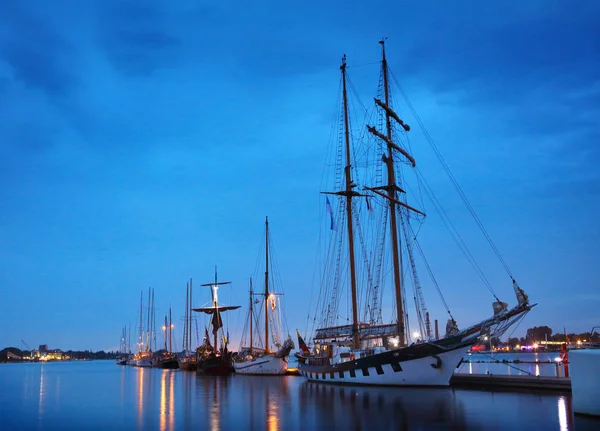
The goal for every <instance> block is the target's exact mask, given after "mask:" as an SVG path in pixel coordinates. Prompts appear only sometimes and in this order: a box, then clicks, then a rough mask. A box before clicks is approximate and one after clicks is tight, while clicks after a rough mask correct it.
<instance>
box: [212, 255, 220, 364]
mask: <svg viewBox="0 0 600 431" xmlns="http://www.w3.org/2000/svg"><path fill="white" fill-rule="evenodd" d="M217 289H218V284H217V265H215V287H214V288H213V304H214V306H215V316H217V320H216V321H217V322H218V321H219V319H220V317H221V316H218V313H219V304H218V302H219V299H218V297H217V295H216V293H217ZM213 332H214V334H213V335H214V340H215V344H214V346H215V353H216V352H217V347H218V346H217V333H218V332H219V330H218V329H217V328H214V327H213Z"/></svg>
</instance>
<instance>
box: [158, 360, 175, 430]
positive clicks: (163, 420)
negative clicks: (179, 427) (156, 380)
mask: <svg viewBox="0 0 600 431" xmlns="http://www.w3.org/2000/svg"><path fill="white" fill-rule="evenodd" d="M174 377H175V374H174V373H173V372H172V371H171V370H162V376H161V381H160V416H159V429H160V431H167V430H168V431H172V430H173V429H174V428H175V393H174V390H175V389H174V386H175V385H174V384H173V379H174ZM167 392H168V396H167ZM167 403H168V408H167Z"/></svg>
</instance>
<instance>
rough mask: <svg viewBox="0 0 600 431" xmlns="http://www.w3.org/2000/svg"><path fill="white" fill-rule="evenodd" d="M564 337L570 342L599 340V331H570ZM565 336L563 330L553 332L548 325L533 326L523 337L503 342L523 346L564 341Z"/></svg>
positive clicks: (511, 345)
mask: <svg viewBox="0 0 600 431" xmlns="http://www.w3.org/2000/svg"><path fill="white" fill-rule="evenodd" d="M566 338H568V341H569V342H571V343H575V342H577V341H581V342H583V341H584V340H585V341H587V342H600V333H599V332H598V331H597V330H594V333H593V334H591V333H590V332H583V333H581V334H574V333H570V334H567V337H566ZM566 338H565V334H564V332H559V333H553V332H552V328H550V327H548V326H534V327H533V328H529V329H528V330H527V332H526V333H525V337H521V338H516V337H515V338H509V339H508V340H507V341H506V343H505V344H506V345H508V346H510V347H513V348H514V347H515V346H517V345H522V346H523V345H528V344H533V343H539V342H540V341H546V340H548V341H554V342H560V343H564V342H566V341H567V340H566Z"/></svg>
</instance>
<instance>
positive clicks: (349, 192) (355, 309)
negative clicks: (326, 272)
mask: <svg viewBox="0 0 600 431" xmlns="http://www.w3.org/2000/svg"><path fill="white" fill-rule="evenodd" d="M340 69H341V71H342V89H343V98H344V135H345V138H346V167H345V169H344V171H345V174H346V190H345V191H344V193H343V194H344V196H346V216H347V225H348V247H349V252H350V283H351V288H352V347H353V348H354V349H358V348H359V347H360V339H359V334H358V305H357V302H356V264H355V262H354V235H353V229H352V196H353V195H354V193H355V192H354V191H353V190H352V188H353V187H354V185H353V184H352V178H351V177H350V168H351V164H350V131H349V125H348V95H347V93H346V54H344V57H342V65H341V66H340Z"/></svg>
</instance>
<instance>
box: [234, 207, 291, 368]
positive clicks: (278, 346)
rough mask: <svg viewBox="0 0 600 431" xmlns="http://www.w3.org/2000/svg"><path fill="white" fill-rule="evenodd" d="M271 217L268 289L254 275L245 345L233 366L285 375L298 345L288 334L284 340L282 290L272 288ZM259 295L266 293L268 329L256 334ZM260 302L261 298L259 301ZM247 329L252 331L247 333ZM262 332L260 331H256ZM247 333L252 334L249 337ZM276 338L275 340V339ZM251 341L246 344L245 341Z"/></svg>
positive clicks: (264, 295) (244, 338)
mask: <svg viewBox="0 0 600 431" xmlns="http://www.w3.org/2000/svg"><path fill="white" fill-rule="evenodd" d="M269 241H270V238H269V218H268V217H267V218H265V273H264V274H265V278H264V291H263V292H254V291H253V289H252V279H250V300H249V306H248V317H247V319H246V325H245V327H244V336H243V337H242V341H241V342H242V346H241V347H240V351H239V353H238V354H237V355H235V356H234V362H233V367H234V369H235V372H236V373H239V374H262V375H281V374H286V373H287V369H288V356H289V354H290V351H291V350H292V349H293V348H294V342H293V341H292V339H291V337H290V336H289V335H288V337H287V339H285V340H283V339H282V338H283V332H284V325H283V322H282V318H281V317H282V316H281V301H280V300H279V299H280V297H281V293H277V292H276V291H275V290H273V289H272V285H273V278H272V274H273V271H272V270H271V269H270V262H272V261H273V259H272V257H271V255H270V250H271V248H270V247H269ZM257 296H259V297H262V299H263V302H262V307H261V308H262V311H263V312H264V315H263V316H262V319H261V320H263V323H264V324H263V326H262V328H263V329H264V333H263V337H264V338H262V340H261V337H260V336H256V335H255V331H256V330H257V329H259V328H257V326H258V325H257V323H258V319H257V317H258V316H257V315H255V312H254V302H255V301H258V299H257V298H256V297H257ZM258 302H259V301H258ZM246 330H247V331H248V332H247V333H246ZM256 332H258V331H256ZM246 334H247V335H248V337H247V338H246ZM271 339H272V340H271ZM245 342H248V343H249V344H246V345H245V346H244V345H243V343H245Z"/></svg>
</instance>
